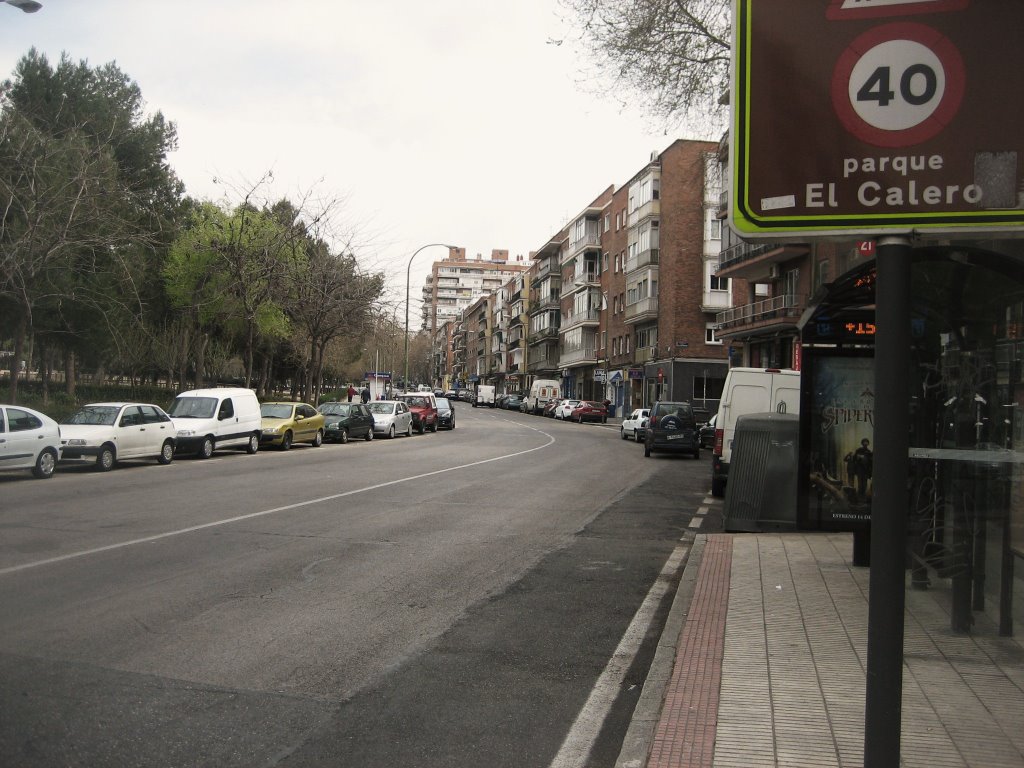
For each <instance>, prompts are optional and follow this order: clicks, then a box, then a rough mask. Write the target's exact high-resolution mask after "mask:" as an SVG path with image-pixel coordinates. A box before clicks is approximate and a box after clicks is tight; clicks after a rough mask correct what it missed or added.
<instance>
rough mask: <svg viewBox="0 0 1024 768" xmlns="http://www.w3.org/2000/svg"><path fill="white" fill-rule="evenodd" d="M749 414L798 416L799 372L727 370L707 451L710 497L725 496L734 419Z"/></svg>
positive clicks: (776, 369) (734, 431)
mask: <svg viewBox="0 0 1024 768" xmlns="http://www.w3.org/2000/svg"><path fill="white" fill-rule="evenodd" d="M751 413H792V414H798V413H800V371H792V370H782V369H780V368H730V369H729V373H727V374H726V376H725V384H724V386H723V388H722V399H721V401H720V402H719V404H718V416H717V418H716V419H715V443H714V447H713V448H712V451H711V494H712V495H713V496H725V484H726V481H727V480H728V477H729V462H730V460H731V459H732V441H733V437H734V436H735V434H736V419H738V418H739V417H740V416H746V415H748V414H751Z"/></svg>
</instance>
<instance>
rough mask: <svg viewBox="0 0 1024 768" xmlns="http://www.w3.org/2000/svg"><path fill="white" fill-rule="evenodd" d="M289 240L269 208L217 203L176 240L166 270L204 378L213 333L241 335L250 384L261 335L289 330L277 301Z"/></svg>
mask: <svg viewBox="0 0 1024 768" xmlns="http://www.w3.org/2000/svg"><path fill="white" fill-rule="evenodd" d="M288 242H289V235H288V233H287V232H286V231H284V230H283V229H282V227H281V226H280V225H279V224H278V223H277V222H276V221H275V220H274V218H273V217H272V216H270V215H268V214H267V213H266V212H263V211H260V210H257V209H255V208H253V207H252V206H250V205H247V204H245V203H243V204H242V205H239V206H238V207H237V208H235V210H234V211H226V210H224V209H223V208H221V207H218V206H217V205H215V204H213V203H209V202H208V203H204V204H203V205H201V206H200V208H199V209H198V210H197V211H196V212H195V214H194V216H193V220H192V223H191V226H189V227H188V228H187V229H185V230H184V231H183V232H182V233H181V234H180V235H179V236H178V238H177V239H176V240H175V242H174V244H173V245H172V247H171V250H170V253H169V254H168V258H167V262H166V264H165V266H164V270H163V275H164V279H165V283H166V287H167V294H168V296H169V298H170V300H171V302H172V304H173V305H174V306H176V307H178V308H181V309H182V310H184V312H185V314H186V316H187V317H188V318H189V321H190V324H191V328H192V332H193V333H194V334H196V337H197V341H196V344H195V347H194V350H195V356H196V357H195V364H196V371H197V384H198V383H201V382H200V380H199V377H202V376H203V372H204V365H205V351H206V349H207V346H208V344H209V342H210V340H211V338H214V337H216V336H218V335H220V336H225V335H226V336H229V337H231V338H234V339H236V340H237V342H238V346H239V349H240V351H241V353H242V357H243V360H244V363H245V381H246V386H250V384H251V382H252V374H253V360H254V350H255V349H256V345H257V343H258V341H260V340H261V339H264V338H282V337H284V336H286V335H287V333H288V328H289V325H288V318H287V316H286V315H285V314H284V312H283V310H282V309H281V306H280V304H279V302H278V300H277V299H278V298H279V297H280V296H281V295H283V291H284V283H285V280H286V275H287V264H286V262H285V260H284V257H285V252H286V246H287V244H288Z"/></svg>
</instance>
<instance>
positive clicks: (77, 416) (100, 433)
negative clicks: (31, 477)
mask: <svg viewBox="0 0 1024 768" xmlns="http://www.w3.org/2000/svg"><path fill="white" fill-rule="evenodd" d="M176 435H177V429H176V428H175V426H174V422H172V421H171V417H170V416H168V415H167V414H166V413H164V411H163V409H162V408H160V407H159V406H156V405H152V404H151V403H90V404H89V405H85V406H82V407H81V408H79V409H78V410H77V411H75V412H74V413H73V414H71V415H70V416H68V417H67V418H66V419H64V420H63V421H61V423H60V439H61V445H62V446H63V448H64V452H63V457H62V458H64V459H86V458H88V459H95V461H96V469H98V470H100V471H101V472H106V471H107V470H109V469H113V468H114V466H115V465H116V464H117V462H118V461H121V460H122V459H150V458H154V459H156V460H157V461H158V462H160V463H161V464H170V463H171V460H172V459H173V458H174V445H175V440H176Z"/></svg>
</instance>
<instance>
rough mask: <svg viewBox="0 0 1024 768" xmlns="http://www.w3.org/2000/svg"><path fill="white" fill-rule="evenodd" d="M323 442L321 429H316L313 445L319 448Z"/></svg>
mask: <svg viewBox="0 0 1024 768" xmlns="http://www.w3.org/2000/svg"><path fill="white" fill-rule="evenodd" d="M323 444H324V431H323V430H322V429H318V430H317V431H316V436H315V437H314V438H313V447H314V448H319V447H320V446H321V445H323Z"/></svg>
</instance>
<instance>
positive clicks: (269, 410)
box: [260, 403, 293, 419]
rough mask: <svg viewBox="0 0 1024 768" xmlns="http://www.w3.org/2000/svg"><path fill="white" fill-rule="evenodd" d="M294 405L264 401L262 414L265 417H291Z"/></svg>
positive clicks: (261, 408)
mask: <svg viewBox="0 0 1024 768" xmlns="http://www.w3.org/2000/svg"><path fill="white" fill-rule="evenodd" d="M292 407H293V406H291V405H288V404H287V403H264V404H263V405H261V406H260V416H262V417H263V418H264V419H290V418H291V417H292Z"/></svg>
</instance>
